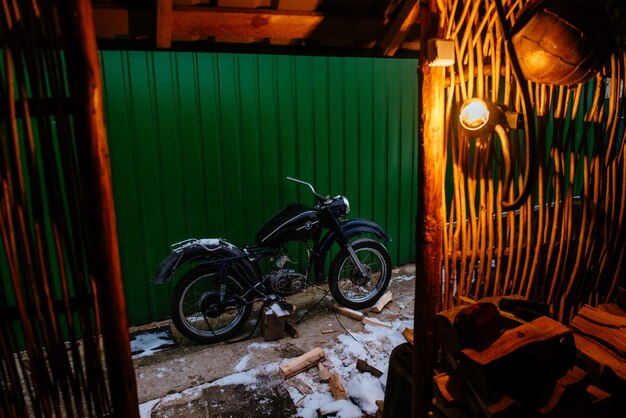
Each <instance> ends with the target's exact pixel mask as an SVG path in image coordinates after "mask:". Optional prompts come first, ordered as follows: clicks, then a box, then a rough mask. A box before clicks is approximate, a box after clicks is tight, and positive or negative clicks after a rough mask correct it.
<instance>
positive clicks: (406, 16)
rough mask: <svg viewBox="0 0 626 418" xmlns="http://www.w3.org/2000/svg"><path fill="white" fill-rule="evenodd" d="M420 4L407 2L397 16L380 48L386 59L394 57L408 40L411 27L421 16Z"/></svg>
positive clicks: (406, 0) (413, 0)
mask: <svg viewBox="0 0 626 418" xmlns="http://www.w3.org/2000/svg"><path fill="white" fill-rule="evenodd" d="M419 11H420V7H419V2H418V1H417V0H405V1H404V3H403V4H402V7H401V8H400V10H399V11H398V13H397V14H396V16H395V18H394V20H393V22H391V24H390V25H389V28H388V29H387V33H385V36H384V37H383V39H382V40H381V41H380V44H379V46H380V48H381V49H382V50H383V55H384V56H386V57H391V56H393V55H394V54H395V53H396V51H397V50H398V48H400V45H402V42H404V40H405V39H406V37H407V35H408V33H409V29H410V27H411V26H412V25H413V23H414V22H415V20H416V19H417V17H418V16H419Z"/></svg>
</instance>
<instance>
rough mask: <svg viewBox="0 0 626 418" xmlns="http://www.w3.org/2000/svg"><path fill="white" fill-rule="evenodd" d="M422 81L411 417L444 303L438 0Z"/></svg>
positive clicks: (416, 412)
mask: <svg viewBox="0 0 626 418" xmlns="http://www.w3.org/2000/svg"><path fill="white" fill-rule="evenodd" d="M420 6H421V11H420V13H421V27H422V33H421V39H420V44H421V45H422V46H421V48H420V60H419V67H418V78H419V80H418V82H419V104H418V109H419V115H420V125H419V135H418V192H417V219H416V223H417V228H416V255H415V264H416V269H415V273H416V278H415V317H414V330H415V336H416V338H415V340H414V346H413V347H414V351H413V397H412V399H413V405H412V416H413V417H419V418H422V417H427V416H428V411H429V410H430V407H431V404H432V376H433V364H434V358H435V356H434V350H435V335H434V333H435V314H436V313H437V311H438V310H439V308H440V299H441V266H442V233H443V231H442V229H443V216H442V210H441V208H442V205H443V175H442V173H443V171H442V170H443V167H442V164H443V144H444V138H443V134H444V97H443V91H444V89H443V82H444V71H445V70H444V69H443V68H442V67H429V66H428V60H427V56H428V55H427V54H428V50H427V47H426V45H427V44H428V39H431V38H434V37H436V36H437V32H438V29H439V26H438V22H439V12H438V10H437V2H436V0H422V1H421V3H420Z"/></svg>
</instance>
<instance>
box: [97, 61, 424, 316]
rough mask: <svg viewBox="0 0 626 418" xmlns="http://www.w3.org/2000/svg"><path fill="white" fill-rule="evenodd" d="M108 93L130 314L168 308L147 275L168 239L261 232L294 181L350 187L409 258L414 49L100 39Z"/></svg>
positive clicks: (166, 289)
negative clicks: (343, 53) (394, 52)
mask: <svg viewBox="0 0 626 418" xmlns="http://www.w3.org/2000/svg"><path fill="white" fill-rule="evenodd" d="M101 57H102V69H103V77H104V86H105V92H104V99H105V112H106V117H107V129H108V136H109V143H110V152H111V164H112V170H113V180H114V190H115V196H116V210H117V222H118V230H119V236H120V253H121V258H122V268H123V276H124V281H125V289H126V296H127V301H128V309H129V319H130V322H131V323H132V324H140V323H145V322H149V321H151V320H156V319H159V318H163V317H165V316H167V315H168V306H169V302H168V298H169V293H170V291H171V285H169V286H154V285H152V284H151V283H150V277H151V275H152V273H153V271H154V270H155V268H156V267H157V265H158V264H159V262H160V261H161V259H162V258H163V257H165V256H166V255H167V253H168V251H169V250H168V248H169V247H168V246H169V244H171V243H172V242H176V241H181V240H183V239H186V238H189V237H195V238H203V237H223V238H225V239H227V240H228V241H230V242H232V243H234V244H236V245H240V244H243V243H246V242H247V243H252V241H253V239H254V235H255V233H256V230H257V229H258V228H259V227H260V226H261V225H262V223H263V222H264V221H265V220H266V219H267V218H269V217H270V216H271V215H272V214H274V213H275V212H276V211H278V210H279V209H282V208H283V207H284V206H285V205H286V204H287V203H290V202H292V201H295V200H300V201H301V202H303V203H305V204H309V203H312V199H311V197H310V193H309V192H308V191H307V190H306V189H304V188H300V187H298V186H296V185H294V184H293V183H290V182H287V181H286V180H284V178H285V176H293V177H298V178H301V179H304V180H307V181H310V182H312V183H313V184H314V185H315V186H316V188H317V189H318V191H320V192H321V193H329V194H333V195H335V194H345V195H346V196H348V198H349V199H350V202H351V204H352V212H351V213H350V217H364V218H369V219H373V220H374V221H375V222H377V223H379V224H380V225H381V226H383V227H384V228H385V229H386V230H387V232H388V234H389V235H390V236H391V237H392V238H393V242H391V244H390V245H389V249H390V252H391V255H392V259H393V261H394V263H396V264H402V263H407V262H410V261H412V260H413V257H414V252H415V247H414V242H413V241H414V239H413V238H414V233H415V221H414V220H415V210H416V207H415V201H416V189H417V179H416V154H417V149H416V143H417V79H416V78H417V77H416V71H415V69H416V65H417V63H416V61H414V60H389V59H387V60H383V59H369V58H334V57H293V56H272V55H243V54H242V55H238V54H215V53H187V52H137V51H132V52H131V51H104V52H102V53H101Z"/></svg>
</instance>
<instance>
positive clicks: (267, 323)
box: [261, 306, 286, 341]
mask: <svg viewBox="0 0 626 418" xmlns="http://www.w3.org/2000/svg"><path fill="white" fill-rule="evenodd" d="M285 322H286V321H285V319H284V318H278V317H277V316H276V315H275V314H274V312H272V310H271V309H270V308H269V307H267V306H266V307H264V308H263V310H262V311H261V334H262V335H263V339H264V340H265V341H277V340H280V339H281V338H284V336H285Z"/></svg>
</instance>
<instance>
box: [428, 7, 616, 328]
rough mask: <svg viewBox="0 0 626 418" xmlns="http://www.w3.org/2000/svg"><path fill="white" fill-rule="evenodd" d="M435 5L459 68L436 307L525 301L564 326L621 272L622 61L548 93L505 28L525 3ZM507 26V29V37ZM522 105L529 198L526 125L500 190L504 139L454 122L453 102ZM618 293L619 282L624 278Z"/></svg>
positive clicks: (452, 71) (602, 295) (451, 84)
mask: <svg viewBox="0 0 626 418" xmlns="http://www.w3.org/2000/svg"><path fill="white" fill-rule="evenodd" d="M501 1H502V3H503V6H504V10H505V12H506V14H505V16H506V18H505V20H504V24H503V23H502V20H501V19H499V18H498V13H497V10H496V9H497V8H496V3H495V2H494V1H492V0H482V1H473V0H472V1H469V0H459V1H452V0H450V1H441V2H438V3H439V7H440V9H441V11H442V12H443V34H444V37H446V38H448V39H454V46H455V53H456V63H455V65H454V66H451V67H446V68H445V69H442V71H445V77H446V85H445V86H442V87H441V88H442V89H444V92H443V93H444V95H445V97H446V105H445V106H446V107H445V110H446V123H445V129H446V132H445V143H444V144H443V146H444V154H445V158H446V164H447V169H446V173H443V174H444V175H446V176H448V179H449V178H452V179H453V181H452V182H450V181H448V184H451V183H452V184H453V186H452V187H450V186H449V187H448V188H447V190H446V196H447V199H446V208H445V210H446V217H447V224H446V229H445V232H444V244H443V245H444V264H445V266H444V270H445V281H444V288H443V296H442V297H443V300H442V306H443V307H444V308H448V307H451V306H453V305H455V304H457V303H459V302H460V300H461V298H469V299H474V300H477V299H480V298H482V297H485V296H496V295H508V294H521V295H523V296H526V297H528V298H532V299H536V300H540V301H545V302H547V303H548V304H549V307H550V309H551V311H552V313H553V314H555V315H557V316H558V317H559V319H560V320H562V321H563V322H565V323H567V322H569V320H570V319H571V318H572V316H573V314H574V313H575V311H576V310H577V309H578V308H579V307H580V306H582V304H584V303H590V304H597V303H602V302H606V301H609V300H611V299H612V298H613V297H614V295H615V293H616V290H617V288H618V286H619V285H620V281H621V280H622V279H621V278H622V276H623V264H624V263H623V260H624V251H625V250H626V240H625V235H624V232H625V231H624V222H623V221H624V215H625V214H626V193H625V190H624V188H625V187H626V165H625V152H626V149H625V147H624V139H625V138H624V114H625V112H626V106H625V101H624V92H623V85H624V79H625V69H626V55H625V54H624V52H623V51H619V52H618V50H617V48H614V49H613V50H612V54H611V55H610V58H608V59H607V60H606V64H605V66H604V67H603V68H601V69H600V70H599V71H598V72H597V73H595V75H594V76H593V77H592V78H591V79H590V80H589V81H588V82H586V83H585V84H576V85H570V86H563V85H556V84H555V85H548V84H539V83H532V82H528V81H526V79H525V78H524V77H520V81H519V82H518V79H517V77H516V74H515V68H514V65H513V62H512V60H511V56H510V50H509V49H507V45H506V41H505V39H506V37H505V32H504V31H503V30H506V28H509V29H510V28H513V27H514V26H515V23H516V16H519V12H520V10H521V9H522V7H523V6H524V5H525V3H526V1H522V0H518V1H509V0H501ZM503 28H504V29H503ZM524 94H526V96H527V97H528V98H529V101H530V105H531V107H532V108H531V109H529V112H527V113H528V114H529V115H530V116H531V117H532V118H533V120H532V122H533V125H534V126H535V127H534V130H535V135H534V148H535V149H536V153H535V155H534V158H533V163H532V164H531V172H530V174H531V176H530V177H534V179H535V181H534V182H533V184H532V188H531V193H530V195H529V197H528V198H527V199H525V200H523V202H522V205H521V206H520V207H519V208H518V209H515V210H508V211H507V210H504V209H503V207H502V202H503V201H504V202H510V201H512V200H514V198H515V196H518V195H519V194H520V192H521V189H522V187H523V185H524V184H525V182H526V177H527V176H526V173H525V165H524V159H525V153H526V149H525V148H526V147H525V146H524V140H523V139H524V124H522V125H521V128H511V129H510V130H509V131H508V136H509V137H510V155H511V160H512V166H511V171H512V173H513V182H512V183H513V184H512V186H511V187H510V188H509V190H508V195H507V196H502V193H503V177H504V168H503V163H502V147H501V142H500V141H499V140H498V139H497V138H496V136H495V134H484V135H481V136H480V137H477V138H474V137H471V136H470V135H468V134H467V133H465V132H463V130H462V129H461V127H460V126H459V123H458V112H459V108H460V106H461V104H462V103H463V102H464V101H465V100H466V99H468V98H472V97H479V98H483V99H487V100H489V101H490V102H492V103H495V104H497V105H500V106H501V107H503V108H505V109H507V110H509V111H514V112H518V113H520V114H523V113H524ZM621 284H622V285H623V281H622V282H621Z"/></svg>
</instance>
